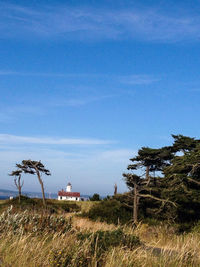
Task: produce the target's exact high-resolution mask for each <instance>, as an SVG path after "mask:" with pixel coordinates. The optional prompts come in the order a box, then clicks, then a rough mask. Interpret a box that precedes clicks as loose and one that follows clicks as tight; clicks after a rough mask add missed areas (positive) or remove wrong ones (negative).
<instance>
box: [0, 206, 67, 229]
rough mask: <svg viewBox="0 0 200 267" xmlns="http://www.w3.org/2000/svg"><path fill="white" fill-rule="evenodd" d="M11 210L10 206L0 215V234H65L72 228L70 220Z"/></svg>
mask: <svg viewBox="0 0 200 267" xmlns="http://www.w3.org/2000/svg"><path fill="white" fill-rule="evenodd" d="M12 209H13V206H10V208H8V209H7V210H6V211H4V212H3V213H2V214H1V215H0V233H2V232H7V231H11V232H13V233H14V234H24V233H26V232H29V233H34V234H41V233H44V232H45V233H46V232H48V233H56V232H59V233H65V232H67V231H69V230H70V229H71V228H72V225H71V221H70V219H68V220H66V219H65V218H64V217H62V216H60V217H56V216H54V215H48V214H34V213H30V212H28V211H27V210H25V211H23V212H18V213H14V212H13V211H12Z"/></svg>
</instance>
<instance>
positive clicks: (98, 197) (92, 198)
mask: <svg viewBox="0 0 200 267" xmlns="http://www.w3.org/2000/svg"><path fill="white" fill-rule="evenodd" d="M100 200H101V199H100V196H99V194H97V193H95V194H94V195H93V196H92V197H90V201H100Z"/></svg>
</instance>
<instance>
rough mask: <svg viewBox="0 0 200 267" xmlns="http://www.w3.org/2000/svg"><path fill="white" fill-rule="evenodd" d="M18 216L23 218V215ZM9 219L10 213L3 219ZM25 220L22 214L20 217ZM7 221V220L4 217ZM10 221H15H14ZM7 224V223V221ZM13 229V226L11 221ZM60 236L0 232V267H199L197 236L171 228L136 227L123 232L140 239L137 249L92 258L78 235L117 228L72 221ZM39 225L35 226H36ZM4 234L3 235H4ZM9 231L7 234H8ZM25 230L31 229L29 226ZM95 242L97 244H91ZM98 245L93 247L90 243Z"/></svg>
mask: <svg viewBox="0 0 200 267" xmlns="http://www.w3.org/2000/svg"><path fill="white" fill-rule="evenodd" d="M23 214H24V213H23ZM9 216H11V217H12V214H9ZM23 216H25V215H23ZM8 218H9V217H8ZM14 218H21V217H20V216H16V215H15V217H14ZM12 222H13V221H12ZM14 222H15V224H16V221H14ZM71 222H72V228H69V229H68V230H67V231H66V232H65V233H63V232H59V231H58V232H54V233H53V232H50V231H45V229H44V230H42V232H40V233H39V234H37V233H34V232H33V231H32V232H28V231H22V232H21V231H17V232H16V231H14V232H13V230H12V229H13V228H12V227H11V228H4V227H3V228H1V229H2V230H1V233H0V266H2V267H10V266H12V267H15V266H16V267H54V266H60V267H67V266H70V267H81V266H82V267H86V266H89V267H199V266H200V234H199V233H194V232H193V233H189V234H182V235H177V234H176V232H175V231H174V228H173V227H169V226H166V225H160V226H148V225H147V224H139V225H138V226H137V228H135V229H132V228H130V227H128V226H125V227H123V232H125V233H129V234H133V235H136V236H139V237H140V240H141V241H142V242H141V244H140V245H139V246H136V247H133V248H132V249H130V248H128V247H127V246H126V245H120V246H116V247H110V248H109V249H107V250H105V251H103V253H102V254H101V256H100V257H99V256H98V251H97V249H96V246H95V250H94V251H92V252H91V239H87V238H86V239H84V240H83V241H80V240H79V239H78V238H77V234H78V233H88V232H92V233H94V234H95V233H96V231H99V230H101V231H113V230H116V229H119V227H120V226H118V227H116V226H114V225H108V224H106V223H101V222H92V221H90V220H88V219H85V218H80V217H75V216H74V217H73V219H72V221H71ZM40 223H41V222H40ZM4 229H6V231H4ZM9 229H10V230H9ZM28 229H31V228H30V227H29V228H28ZM96 242H98V239H97V241H96ZM96 245H98V244H96Z"/></svg>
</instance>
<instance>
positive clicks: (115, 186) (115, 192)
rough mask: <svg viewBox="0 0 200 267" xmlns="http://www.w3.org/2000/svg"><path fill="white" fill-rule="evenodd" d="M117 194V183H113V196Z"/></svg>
mask: <svg viewBox="0 0 200 267" xmlns="http://www.w3.org/2000/svg"><path fill="white" fill-rule="evenodd" d="M116 195H117V184H115V185H114V196H116Z"/></svg>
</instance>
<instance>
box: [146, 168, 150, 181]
mask: <svg viewBox="0 0 200 267" xmlns="http://www.w3.org/2000/svg"><path fill="white" fill-rule="evenodd" d="M149 168H150V166H146V180H147V184H149V183H150V176H149Z"/></svg>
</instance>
